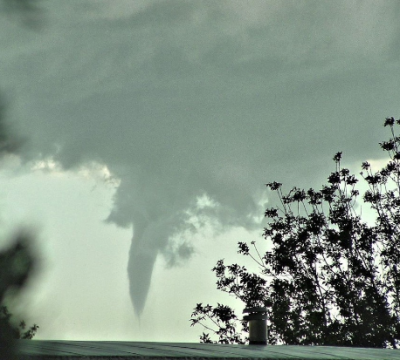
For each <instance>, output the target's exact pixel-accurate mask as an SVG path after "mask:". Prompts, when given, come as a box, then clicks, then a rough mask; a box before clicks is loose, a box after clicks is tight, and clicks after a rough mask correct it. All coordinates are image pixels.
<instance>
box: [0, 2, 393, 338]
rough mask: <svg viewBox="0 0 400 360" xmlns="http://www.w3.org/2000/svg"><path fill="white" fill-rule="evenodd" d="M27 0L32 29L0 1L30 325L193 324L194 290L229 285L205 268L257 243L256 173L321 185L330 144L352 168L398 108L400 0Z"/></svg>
mask: <svg viewBox="0 0 400 360" xmlns="http://www.w3.org/2000/svg"><path fill="white" fill-rule="evenodd" d="M39 5H40V8H41V10H42V18H43V19H44V20H43V23H42V26H41V27H40V28H38V29H36V30H32V29H28V28H27V27H24V26H22V25H21V22H20V21H19V20H18V19H17V18H16V17H10V15H7V16H6V15H5V14H4V13H3V14H2V15H0V16H1V21H0V49H1V51H0V87H1V90H2V92H3V95H4V96H5V98H6V99H7V110H8V111H7V119H8V121H9V123H10V124H11V125H12V126H13V129H14V130H15V132H16V133H18V134H19V135H20V136H22V137H24V138H26V139H27V142H26V144H25V146H24V148H23V149H22V151H21V154H20V156H19V158H12V159H10V158H9V159H6V160H3V162H2V170H1V172H0V186H1V187H0V195H1V203H0V205H1V212H0V215H1V221H2V226H3V230H2V231H3V232H4V233H7V231H11V229H12V228H13V227H15V226H16V225H18V224H21V223H26V224H29V225H31V226H34V227H35V228H36V229H37V234H38V236H37V237H38V248H39V249H40V253H41V258H42V266H41V272H40V274H38V276H37V277H36V279H35V282H33V283H32V284H31V287H30V289H28V290H29V291H28V293H27V296H26V300H25V302H26V304H23V306H26V309H27V310H29V311H27V312H29V313H30V315H29V316H30V318H31V319H32V320H33V321H35V322H37V323H38V324H39V325H40V331H39V333H38V337H37V338H43V339H45V338H46V339H50V338H51V339H114V340H117V339H121V340H128V339H131V340H152V341H161V340H167V341H197V340H198V334H200V333H201V329H200V328H198V329H193V328H189V322H188V319H189V318H190V312H191V309H192V308H193V307H194V306H195V303H196V302H201V301H202V302H210V303H211V302H212V303H215V302H217V301H219V302H223V301H231V299H228V300H227V297H226V296H223V294H221V295H220V294H218V292H217V291H215V290H213V289H214V279H213V275H212V273H211V271H210V269H211V268H212V266H213V265H214V264H215V262H216V261H217V260H218V259H220V258H222V257H224V258H225V259H226V261H227V262H230V261H235V260H237V256H236V254H235V252H236V242H237V241H239V240H246V239H250V240H254V239H257V240H258V241H259V242H261V243H262V242H263V240H262V237H261V236H260V235H261V233H262V228H263V225H262V223H261V222H260V219H261V218H262V214H263V210H264V209H265V206H266V203H267V201H269V202H270V203H272V202H273V201H275V199H273V198H268V194H267V193H266V190H265V185H264V184H265V183H266V182H269V181H274V180H276V181H279V182H282V183H284V186H285V188H286V189H290V187H291V186H293V185H297V186H300V187H306V188H309V187H319V186H321V184H323V183H324V181H325V180H326V177H327V176H328V175H329V172H330V171H333V170H334V164H333V162H332V160H331V159H332V157H333V155H334V154H335V153H336V152H337V151H343V156H344V161H345V164H346V165H349V166H350V167H351V170H352V171H354V172H355V173H358V172H359V171H360V164H361V162H362V161H365V160H367V159H368V160H375V161H379V160H380V159H381V158H382V155H383V153H382V151H381V150H380V148H379V146H378V142H379V141H382V140H385V139H386V137H387V136H388V133H387V132H385V131H384V129H383V127H382V124H383V120H384V118H385V117H387V116H394V117H396V118H397V117H398V116H399V113H400V105H399V84H400V23H399V21H398V19H399V16H400V3H399V2H398V1H387V0H385V1H377V0H373V1H372V0H371V1H349V0H346V1H334V2H333V1H321V0H318V1H300V0H295V1H266V0H263V1H256V0H252V1H243V0H237V1H235V0H229V1H223V0H219V1H215V0H212V1H207V0H204V1H179V0H170V1H169V0H163V1H153V0H143V1H139V0H135V1H132V0H109V1H108V0H85V1H82V0H69V1H61V0H59V1H50V0H49V1H41V2H39ZM27 304H28V305H27ZM232 304H235V303H232ZM21 306H22V305H21ZM23 306H22V307H23ZM238 306H239V305H238ZM27 316H28V315H27ZM171 324H172V326H171ZM171 328H172V329H173V330H171Z"/></svg>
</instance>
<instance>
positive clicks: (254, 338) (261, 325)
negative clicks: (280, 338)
mask: <svg viewBox="0 0 400 360" xmlns="http://www.w3.org/2000/svg"><path fill="white" fill-rule="evenodd" d="M266 311H267V308H266V307H252V308H245V309H244V310H243V313H248V315H245V316H243V320H245V321H248V322H249V338H250V345H267V335H268V329H267V314H266Z"/></svg>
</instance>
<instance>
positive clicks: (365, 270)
mask: <svg viewBox="0 0 400 360" xmlns="http://www.w3.org/2000/svg"><path fill="white" fill-rule="evenodd" d="M396 124H400V120H394V118H388V119H386V121H385V123H384V126H389V128H390V131H391V137H390V139H389V141H386V142H382V143H380V146H381V148H382V150H384V151H386V152H387V154H388V155H389V160H388V162H387V165H386V166H385V167H384V168H383V169H381V170H380V171H378V172H376V173H373V172H372V170H371V166H370V164H368V162H364V163H363V164H362V169H363V171H364V172H361V174H360V175H361V176H362V178H363V179H364V181H366V183H367V184H368V186H369V190H367V191H366V192H365V194H364V196H363V197H362V200H363V201H364V203H366V204H368V205H369V206H370V207H371V209H373V210H374V211H375V213H376V221H375V224H374V225H368V224H367V223H366V222H364V221H363V220H362V219H361V217H360V216H359V215H358V214H357V213H356V211H355V205H356V201H357V200H358V199H359V192H358V191H357V190H356V189H355V185H356V183H357V181H358V180H357V179H356V177H355V176H354V175H352V174H350V171H349V170H348V169H346V168H342V166H341V163H340V162H341V158H342V153H341V152H338V153H337V154H336V155H335V156H334V158H333V160H334V162H335V164H336V169H335V171H334V172H332V173H331V174H330V175H329V177H328V184H327V185H325V186H322V189H321V190H319V191H316V190H314V189H309V190H307V191H305V190H301V189H298V188H293V189H292V190H291V191H290V192H289V193H288V194H286V195H284V194H283V193H282V190H281V187H282V184H280V183H277V182H272V183H268V184H266V186H267V187H268V188H269V189H270V190H271V191H275V192H276V193H277V195H278V197H279V200H280V203H281V205H280V206H278V207H275V208H269V209H267V210H266V211H265V216H266V218H267V219H268V225H267V227H266V228H265V229H264V237H265V239H267V240H270V242H271V243H272V247H271V250H270V251H268V252H266V253H265V254H263V255H261V254H260V253H259V252H258V250H257V247H256V245H255V243H254V242H253V243H252V245H253V248H254V249H253V250H252V251H251V250H250V247H249V245H248V244H246V243H244V242H239V244H238V246H239V253H241V254H243V255H245V256H251V257H252V258H253V260H254V261H256V262H257V264H258V265H259V267H260V268H261V271H260V273H259V274H253V273H249V272H248V271H247V269H246V268H245V267H242V266H239V265H237V264H233V265H225V263H224V261H223V260H220V261H218V263H217V265H216V266H215V267H214V268H213V271H214V272H215V275H216V277H217V288H218V289H220V290H222V291H224V292H226V293H229V294H233V295H234V296H235V297H236V298H238V299H240V300H241V301H243V303H244V304H245V305H246V306H259V305H261V306H266V307H268V317H269V334H268V342H269V343H270V344H289V345H331V346H360V347H380V348H382V347H393V348H397V347H398V346H399V343H400V317H399V316H400V272H399V270H400V237H399V230H400V229H399V227H400V197H399V192H400V160H399V159H400V149H399V145H400V137H398V136H396V135H395V131H394V127H395V126H396ZM221 309H222V310H223V312H222V313H221V312H220V311H219V310H221ZM216 310H217V311H216ZM191 322H192V325H195V324H201V325H203V326H204V327H205V328H206V330H208V331H209V333H203V335H202V336H201V337H200V340H201V341H202V342H219V343H243V342H246V341H247V338H246V335H247V334H246V331H247V329H246V328H245V327H242V328H241V330H240V331H239V330H237V329H238V326H240V321H239V317H238V316H237V315H236V314H235V312H234V310H233V309H230V308H229V307H226V306H223V305H220V304H218V306H217V307H216V308H213V307H212V306H210V305H207V306H203V305H202V304H198V305H197V306H196V308H195V309H194V312H193V313H192V318H191ZM209 323H210V324H211V325H210V326H209V325H208V324H209ZM212 325H214V327H213V326H212ZM210 333H214V334H216V335H218V340H211V338H210Z"/></svg>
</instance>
